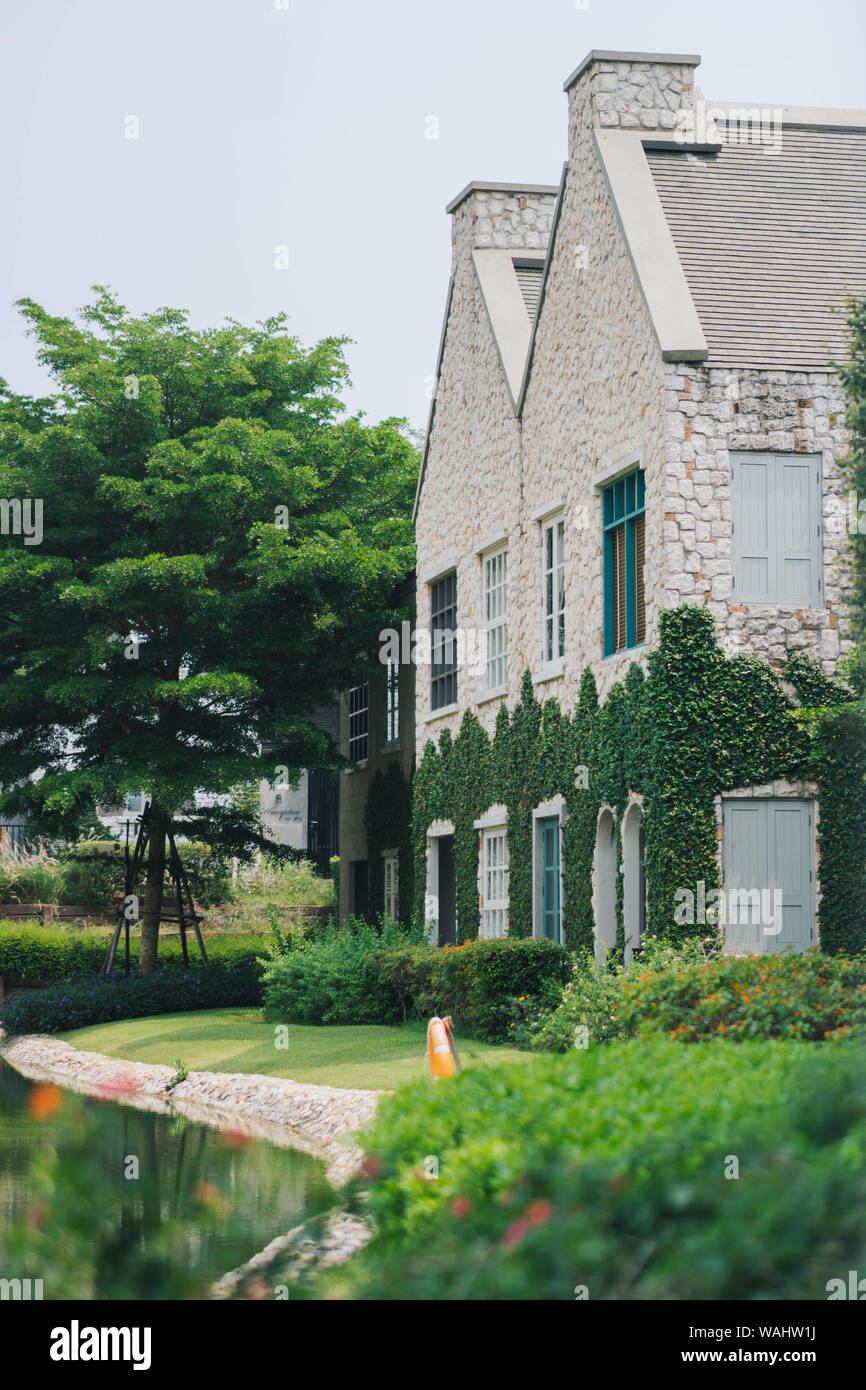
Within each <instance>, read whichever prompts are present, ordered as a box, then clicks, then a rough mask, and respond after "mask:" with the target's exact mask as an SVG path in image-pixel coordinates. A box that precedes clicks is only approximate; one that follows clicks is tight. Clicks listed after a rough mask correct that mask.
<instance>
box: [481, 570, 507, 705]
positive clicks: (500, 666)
mask: <svg viewBox="0 0 866 1390" xmlns="http://www.w3.org/2000/svg"><path fill="white" fill-rule="evenodd" d="M481 575H482V594H481V605H482V607H481V611H482V613H483V615H484V662H485V667H484V692H485V694H486V695H492V694H494V693H496V692H497V691H503V690H506V689H507V686H508V547H507V546H506V545H499V546H496V547H495V548H494V549H492V550H487V551H485V552H484V554H482V556H481Z"/></svg>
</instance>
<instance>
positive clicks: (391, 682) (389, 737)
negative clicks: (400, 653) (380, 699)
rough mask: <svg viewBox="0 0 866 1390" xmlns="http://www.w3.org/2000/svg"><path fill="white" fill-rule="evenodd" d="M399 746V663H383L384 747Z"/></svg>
mask: <svg viewBox="0 0 866 1390" xmlns="http://www.w3.org/2000/svg"><path fill="white" fill-rule="evenodd" d="M399 746H400V663H399V661H392V660H391V658H390V657H389V658H388V660H387V661H386V663H385V747H386V748H399Z"/></svg>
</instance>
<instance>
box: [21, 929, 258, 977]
mask: <svg viewBox="0 0 866 1390" xmlns="http://www.w3.org/2000/svg"><path fill="white" fill-rule="evenodd" d="M110 941H111V935H110V933H107V934H106V933H102V932H94V931H74V930H64V929H63V928H62V927H38V926H37V927H29V926H28V927H20V926H17V925H15V926H6V925H4V924H2V923H0V975H2V976H3V978H4V979H5V980H8V981H10V983H12V984H22V985H24V984H27V983H33V984H36V983H39V984H47V983H50V982H51V981H52V980H75V979H84V978H86V977H88V976H91V975H96V974H98V973H99V970H100V968H101V966H102V964H103V962H104V960H105V956H106V953H107V951H108V947H109V943H110ZM272 941H273V938H272V937H271V936H270V934H268V935H265V934H262V935H259V936H254V935H252V934H250V935H244V936H237V935H227V936H212V937H206V938H205V950H206V951H207V953H208V959H209V960H211V961H214V962H219V963H221V964H224V965H232V964H239V963H242V962H244V961H246V960H256V959H257V958H258V957H259V956H261V955H263V954H264V952H265V951H266V950H267V949H268V948H269V947H270V945H271V944H272ZM187 944H188V948H189V955H190V960H191V961H192V962H193V963H194V962H195V961H196V960H197V959H198V945H197V943H196V940H195V937H194V935H193V934H192V932H188V933H187ZM140 946H141V939H140V937H137V936H133V937H132V938H131V939H130V943H129V948H130V949H129V954H130V959H131V962H132V964H133V966H134V967H135V968H137V967H138V954H139V950H140ZM123 959H124V940H123V936H122V935H121V938H120V941H119V942H118V946H117V960H118V962H119V963H120V962H122V961H123ZM159 963H160V965H161V966H172V967H177V966H180V965H182V964H183V951H182V949H181V944H180V938H179V937H162V938H161V939H160V943H159Z"/></svg>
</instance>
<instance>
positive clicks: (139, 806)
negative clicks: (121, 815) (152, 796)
mask: <svg viewBox="0 0 866 1390" xmlns="http://www.w3.org/2000/svg"><path fill="white" fill-rule="evenodd" d="M146 801H147V796H146V795H145V793H144V792H127V794H126V798H125V800H124V803H123V809H124V811H126V812H128V814H129V815H131V816H140V815H141V813H142V812H143V810H144V805H145V802H146Z"/></svg>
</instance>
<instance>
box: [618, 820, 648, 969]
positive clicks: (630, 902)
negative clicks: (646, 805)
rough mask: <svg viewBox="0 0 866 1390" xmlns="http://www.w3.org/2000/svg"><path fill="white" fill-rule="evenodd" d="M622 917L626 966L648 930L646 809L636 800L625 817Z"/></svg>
mask: <svg viewBox="0 0 866 1390" xmlns="http://www.w3.org/2000/svg"><path fill="white" fill-rule="evenodd" d="M622 875H623V883H622V920H623V927H624V930H625V954H624V959H625V963H626V965H628V963H629V961H630V960H631V959H632V958H633V957H634V956H635V955H636V954H637V952H638V951H639V950H640V943H641V940H642V938H643V934H644V931H645V930H646V872H645V869H644V827H643V811H642V810H641V808H640V806H639V805H638V804H637V802H632V804H631V806H629V808H628V810H627V811H626V813H625V815H624V816H623V820H622Z"/></svg>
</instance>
